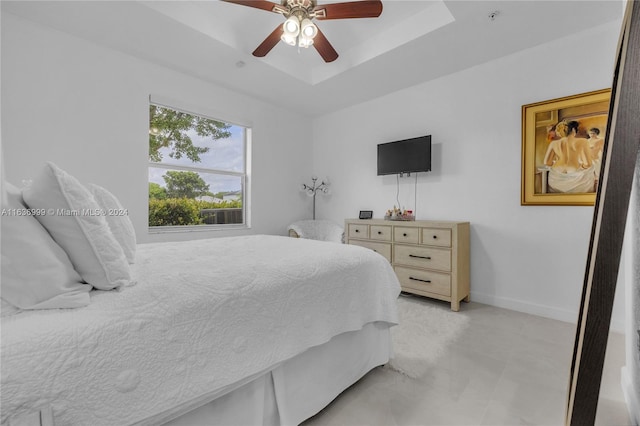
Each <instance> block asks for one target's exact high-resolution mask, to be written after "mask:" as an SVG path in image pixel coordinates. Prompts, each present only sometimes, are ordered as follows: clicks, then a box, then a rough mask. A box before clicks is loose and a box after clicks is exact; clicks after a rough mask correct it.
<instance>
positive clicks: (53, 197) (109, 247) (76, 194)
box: [22, 162, 131, 290]
mask: <svg viewBox="0 0 640 426" xmlns="http://www.w3.org/2000/svg"><path fill="white" fill-rule="evenodd" d="M22 197H23V198H24V201H25V202H26V204H27V205H28V206H29V207H30V208H32V209H45V210H46V211H47V214H46V215H42V216H36V218H37V219H38V220H39V221H40V223H42V225H43V226H44V227H45V228H46V230H47V231H49V233H50V234H51V236H52V237H53V239H54V240H55V241H56V242H57V243H58V244H59V245H60V247H62V248H63V249H64V251H66V252H67V254H68V255H69V259H71V263H72V264H73V266H74V268H75V269H76V271H78V273H80V276H81V277H82V279H84V280H85V281H86V282H87V283H89V284H91V285H92V286H93V287H95V288H97V289H99V290H111V289H114V288H120V287H122V286H124V285H126V284H129V282H130V281H131V272H130V270H129V264H128V263H127V259H126V257H125V255H124V252H123V251H122V247H120V244H118V241H116V238H115V237H114V236H113V234H112V233H111V230H110V229H109V225H108V224H107V219H106V218H105V215H104V213H103V212H102V210H101V209H100V206H99V205H98V203H97V202H96V200H94V198H93V196H92V195H91V193H90V192H89V190H87V188H85V187H84V186H82V184H81V183H80V182H79V181H78V180H77V179H76V178H74V177H73V176H71V175H70V174H68V173H66V172H65V171H64V170H62V169H60V168H59V167H58V166H56V165H55V164H53V163H51V162H49V163H47V164H46V165H45V167H44V169H43V170H42V172H41V173H40V174H39V175H38V176H37V177H36V178H35V179H34V180H33V182H32V183H31V185H30V186H28V187H27V188H25V189H24V190H23V191H22Z"/></svg>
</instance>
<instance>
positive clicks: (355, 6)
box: [313, 0, 382, 20]
mask: <svg viewBox="0 0 640 426" xmlns="http://www.w3.org/2000/svg"><path fill="white" fill-rule="evenodd" d="M313 11H314V12H315V13H316V19H320V20H325V19H351V18H377V17H378V16H380V14H381V13H382V1H380V0H363V1H352V2H345V3H330V4H322V5H318V6H316V7H315V8H314V9H313Z"/></svg>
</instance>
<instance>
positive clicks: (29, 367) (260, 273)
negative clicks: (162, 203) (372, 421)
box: [1, 235, 400, 425]
mask: <svg viewBox="0 0 640 426" xmlns="http://www.w3.org/2000/svg"><path fill="white" fill-rule="evenodd" d="M133 273H134V276H135V278H136V280H137V284H136V285H135V286H133V287H129V288H126V289H124V291H121V292H114V291H111V292H102V291H95V292H93V293H92V295H91V304H90V305H89V306H87V307H85V308H79V309H69V310H43V311H33V312H24V313H21V314H18V315H14V316H10V317H5V318H2V342H1V344H2V353H1V361H2V365H1V382H2V383H1V386H2V395H1V403H2V422H3V423H5V422H6V421H7V420H8V418H9V417H10V416H19V415H21V414H24V413H27V412H30V411H33V410H35V409H37V408H38V407H41V406H50V407H51V408H52V410H53V414H54V418H55V421H56V424H65V425H76V424H77V425H81V424H82V425H83V424H92V425H112V424H122V425H124V424H133V423H137V422H142V421H144V420H145V419H147V418H152V417H153V416H156V415H158V414H159V413H163V412H166V410H167V408H168V407H175V408H176V409H178V408H179V407H181V406H187V405H189V404H190V403H192V401H194V400H198V399H201V398H203V396H206V395H210V394H212V393H215V391H216V390H220V389H224V388H225V387H228V386H230V385H232V384H234V383H238V382H239V381H241V380H243V379H244V378H248V377H255V376H257V375H259V374H263V373H265V372H267V371H270V370H272V369H273V368H275V366H278V365H280V364H281V363H282V362H284V361H286V360H288V359H292V358H294V357H295V356H297V355H299V354H301V353H303V352H304V351H306V350H307V349H309V348H311V347H314V346H318V345H321V344H323V343H325V342H328V341H329V340H330V339H331V338H332V337H334V336H337V335H339V334H342V333H345V332H348V331H354V330H360V329H361V328H362V327H363V326H364V325H365V324H368V323H372V322H385V323H388V324H395V323H397V312H396V304H395V299H396V297H397V295H398V294H399V292H400V287H399V284H398V282H397V278H396V277H395V274H394V273H393V270H392V269H391V267H390V265H389V263H388V262H386V261H385V260H384V258H382V257H381V256H380V255H378V254H376V253H374V252H372V251H370V250H366V249H363V248H361V247H357V246H349V245H339V244H333V243H326V242H319V241H312V240H303V239H291V238H286V237H276V236H265V235H258V236H246V237H233V238H217V239H209V240H197V241H189V242H178V243H154V244H144V245H140V246H138V251H137V263H136V264H135V265H133Z"/></svg>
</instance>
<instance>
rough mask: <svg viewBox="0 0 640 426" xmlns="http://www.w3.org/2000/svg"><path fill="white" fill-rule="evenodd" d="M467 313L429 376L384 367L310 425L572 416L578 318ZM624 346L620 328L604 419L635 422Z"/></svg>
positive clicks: (548, 420) (611, 346) (475, 308)
mask: <svg viewBox="0 0 640 426" xmlns="http://www.w3.org/2000/svg"><path fill="white" fill-rule="evenodd" d="M421 303H425V304H429V306H439V305H438V304H437V303H435V304H434V303H433V302H432V301H428V300H425V301H423V302H421ZM442 306H443V307H442V309H448V305H444V304H443V305H442ZM459 314H460V315H466V316H468V318H469V319H470V326H469V327H468V328H467V329H466V330H465V331H464V332H463V333H462V335H461V336H459V337H458V339H457V340H454V341H452V342H451V343H450V344H449V346H448V347H447V348H444V349H443V350H442V351H441V354H440V356H439V357H438V359H437V360H436V361H435V362H434V360H433V359H429V360H428V361H426V362H429V363H430V367H429V368H428V369H427V372H426V373H425V374H424V375H423V376H422V377H420V378H417V379H411V378H409V377H406V376H403V375H402V374H400V373H397V372H395V371H393V370H391V369H390V368H388V367H382V368H376V369H374V370H373V371H371V372H370V373H369V374H367V375H366V376H365V377H364V378H363V379H362V380H360V381H359V382H358V383H356V384H355V385H354V386H352V387H351V388H349V389H347V390H346V391H345V392H343V394H342V395H340V396H339V397H338V398H337V399H336V400H335V401H334V402H333V403H332V404H331V405H329V406H328V407H327V408H325V409H324V410H323V411H322V412H321V413H320V414H318V415H317V416H315V417H314V418H312V419H309V420H308V421H307V422H305V425H314V426H329V425H385V426H389V425H398V426H404V425H407V426H408V425H411V426H413V425H425V426H428V425H562V424H564V416H565V414H566V413H565V410H566V408H565V407H566V398H567V387H568V382H569V370H570V367H571V358H572V355H573V343H574V342H573V339H574V338H575V325H574V324H570V323H566V322H562V321H555V320H551V319H547V318H541V317H536V316H533V315H528V314H523V313H519V312H514V311H509V310H506V309H501V308H496V307H492V306H487V305H482V304H478V303H473V302H472V303H469V304H463V305H462V310H461V311H460V312H459ZM624 353H625V352H624V336H623V335H621V334H616V333H612V334H611V336H610V338H609V342H608V346H607V355H606V359H605V365H604V371H603V377H602V385H601V392H600V402H599V405H598V413H597V417H596V425H598V426H627V425H630V422H629V418H628V415H627V411H626V406H625V404H624V398H623V396H622V391H621V388H620V368H621V367H622V366H623V365H624V362H625V361H624Z"/></svg>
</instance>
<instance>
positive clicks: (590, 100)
mask: <svg viewBox="0 0 640 426" xmlns="http://www.w3.org/2000/svg"><path fill="white" fill-rule="evenodd" d="M610 99H611V89H603V90H597V91H594V92H588V93H582V94H579V95H573V96H566V97H564V98H557V99H551V100H548V101H543V102H536V103H533V104H528V105H523V106H522V177H521V200H520V203H521V204H522V205H523V206H524V205H565V206H592V205H593V204H594V202H595V198H596V190H597V187H598V182H599V180H600V169H601V164H602V147H603V145H604V136H605V134H606V131H607V119H608V114H609V101H610Z"/></svg>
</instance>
